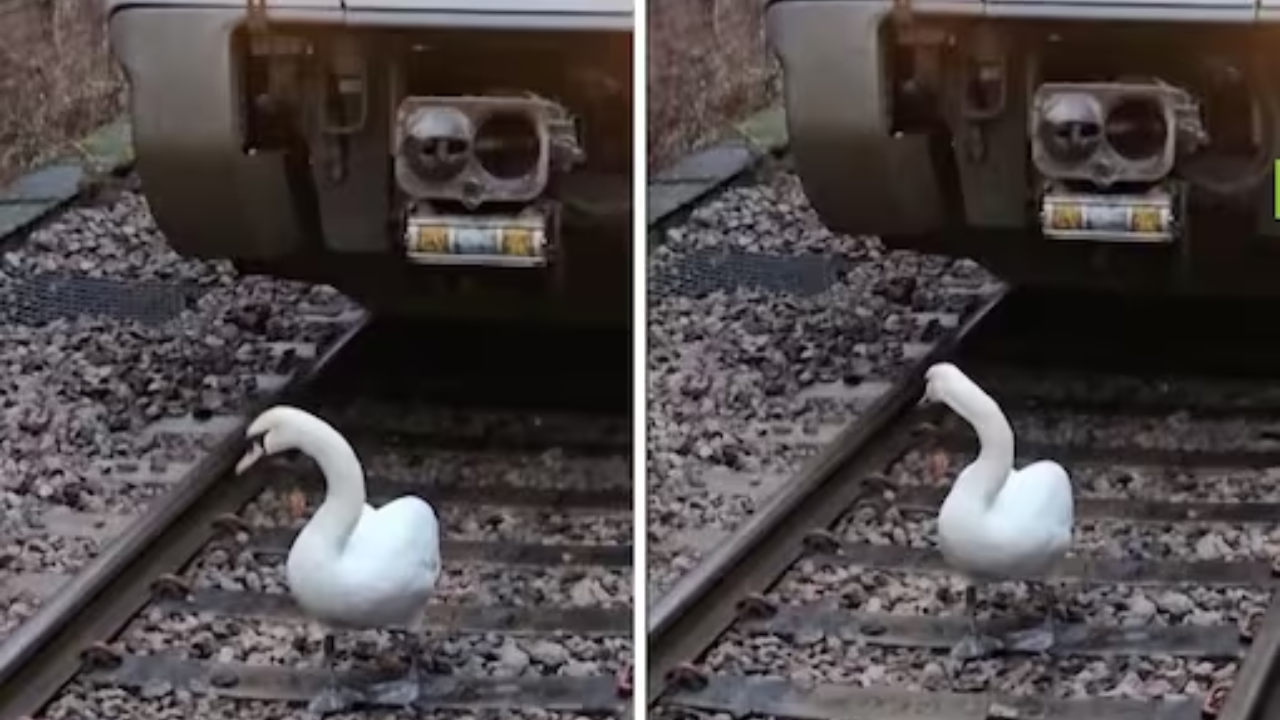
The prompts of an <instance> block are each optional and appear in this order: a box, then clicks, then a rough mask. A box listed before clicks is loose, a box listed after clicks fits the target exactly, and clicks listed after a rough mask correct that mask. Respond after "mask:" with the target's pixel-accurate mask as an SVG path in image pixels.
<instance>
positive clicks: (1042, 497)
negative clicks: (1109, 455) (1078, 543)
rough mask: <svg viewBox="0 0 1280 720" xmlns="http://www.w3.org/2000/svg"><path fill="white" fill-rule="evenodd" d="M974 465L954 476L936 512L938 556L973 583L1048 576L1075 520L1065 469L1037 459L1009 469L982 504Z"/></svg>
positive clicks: (1068, 540)
mask: <svg viewBox="0 0 1280 720" xmlns="http://www.w3.org/2000/svg"><path fill="white" fill-rule="evenodd" d="M975 465H976V463H975ZM975 465H970V466H969V467H967V468H965V469H964V471H962V472H961V473H960V476H959V477H957V478H956V482H955V485H954V486H952V488H951V492H950V493H949V494H948V495H947V499H946V500H945V501H944V502H943V503H942V509H941V510H940V511H939V513H938V544H939V546H940V548H941V550H942V555H943V557H944V558H946V560H947V563H948V564H950V565H951V566H952V567H954V568H956V569H957V570H959V571H961V572H963V573H965V574H966V575H969V576H971V577H973V578H975V579H983V580H999V579H1007V578H1033V577H1040V576H1043V575H1045V574H1047V573H1048V572H1049V571H1050V570H1052V569H1053V566H1054V565H1055V564H1056V563H1057V562H1058V561H1059V560H1061V559H1062V557H1063V556H1064V555H1065V554H1066V552H1067V549H1068V548H1069V547H1070V546H1071V530H1072V526H1073V524H1074V522H1075V519H1074V509H1073V503H1072V497H1071V480H1070V478H1068V477H1067V472H1066V470H1063V469H1062V466H1061V465H1059V464H1057V463H1055V462H1051V461H1040V462H1037V463H1032V464H1031V465H1028V466H1026V467H1024V468H1022V469H1021V470H1013V471H1010V472H1009V473H1007V479H1006V480H1005V481H1004V483H1003V485H1002V486H1001V487H1000V490H999V492H997V494H996V496H995V499H994V501H992V502H991V503H990V505H987V504H986V500H985V495H984V493H983V492H982V487H981V486H983V485H984V484H985V482H984V480H983V478H981V477H980V476H978V475H977V473H976V472H975ZM974 486H977V487H974Z"/></svg>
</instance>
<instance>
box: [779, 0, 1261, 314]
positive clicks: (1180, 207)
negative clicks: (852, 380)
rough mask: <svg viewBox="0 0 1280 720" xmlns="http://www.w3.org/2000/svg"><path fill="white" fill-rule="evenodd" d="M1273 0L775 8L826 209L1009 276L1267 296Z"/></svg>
mask: <svg viewBox="0 0 1280 720" xmlns="http://www.w3.org/2000/svg"><path fill="white" fill-rule="evenodd" d="M1277 20H1280V2H1276V1H1275V0H1262V1H1261V2H1255V0H1191V1H1189V2H1181V1H1180V0H914V2H913V1H912V0H899V1H897V2H891V1H890V0H772V2H770V4H769V8H768V35H769V40H770V45H771V47H772V48H773V49H774V51H775V52H776V54H777V56H778V57H779V59H780V61H781V65H782V69H783V73H784V87H785V93H786V109H787V118H788V124H789V129H790V135H791V149H792V152H793V155H794V157H795V161H796V165H797V169H798V172H799V174H800V177H801V179H802V182H803V183H804V187H805V191H806V193H807V195H808V196H809V198H810V200H811V201H812V202H813V205H814V206H815V208H816V209H817V211H818V213H819V214H820V215H821V217H822V219H823V221H824V222H825V223H826V224H827V225H828V226H830V227H831V228H832V229H834V230H837V231H840V232H846V233H850V234H869V235H879V236H881V237H882V238H884V240H885V241H886V242H887V243H889V244H890V245H891V246H893V247H898V248H911V249H917V250H923V251H927V252H935V253H941V254H946V255H951V256H960V257H970V258H974V259H977V260H978V261H980V262H982V263H983V264H985V265H987V266H988V267H989V268H991V269H992V270H993V271H995V272H996V273H997V274H999V275H1001V276H1003V277H1005V278H1007V279H1009V280H1012V281H1014V282H1018V283H1023V284H1030V285H1040V286H1056V287H1066V288H1087V289H1092V290H1106V291H1115V292H1123V293H1141V294H1169V293H1177V294H1210V295H1237V294H1247V295H1275V294H1280V282H1277V280H1276V278H1277V277H1280V221H1277V220H1276V205H1275V202H1276V201H1275V196H1276V188H1275V166H1276V162H1277V160H1278V159H1280V26H1277V25H1276V24H1275V22H1276V21H1277Z"/></svg>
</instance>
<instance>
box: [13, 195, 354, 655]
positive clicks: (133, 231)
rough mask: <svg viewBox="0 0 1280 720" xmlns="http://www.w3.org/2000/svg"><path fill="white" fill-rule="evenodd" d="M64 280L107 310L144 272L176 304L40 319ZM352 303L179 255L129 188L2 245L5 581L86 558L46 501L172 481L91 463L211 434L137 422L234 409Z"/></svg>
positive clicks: (94, 506) (59, 502) (156, 490)
mask: <svg viewBox="0 0 1280 720" xmlns="http://www.w3.org/2000/svg"><path fill="white" fill-rule="evenodd" d="M50 278H54V279H56V280H58V281H59V282H62V283H63V284H62V285H56V286H54V287H55V289H57V288H60V289H58V290H57V294H56V296H48V295H46V296H44V297H43V298H41V297H40V296H38V295H36V294H33V291H32V290H31V288H32V287H35V286H33V285H32V284H31V283H33V282H35V283H39V282H45V281H48V280H49V279H50ZM68 282H72V283H76V284H78V286H79V287H80V288H81V289H82V290H83V289H84V288H85V287H88V286H87V285H86V283H90V282H98V283H99V285H98V286H97V287H98V289H99V293H100V294H99V296H98V299H97V300H96V301H94V304H95V307H97V308H99V309H104V308H105V309H106V310H108V311H110V308H109V307H108V305H109V304H110V302H111V300H110V298H109V297H106V296H105V295H102V293H107V294H108V295H109V294H110V293H111V292H112V289H113V288H114V292H115V297H116V298H117V301H118V299H119V297H120V296H121V295H124V296H131V295H132V296H137V295H138V294H139V293H144V292H147V291H146V290H144V289H139V288H142V286H139V285H138V283H140V282H147V283H161V284H163V287H164V288H165V289H166V292H169V294H170V295H174V294H180V295H181V297H183V298H184V300H183V303H184V304H183V306H182V307H181V308H179V310H180V312H179V313H178V314H177V315H176V316H175V317H172V318H171V319H168V320H165V321H163V322H147V321H144V320H142V319H131V318H124V317H120V316H119V315H111V314H92V315H90V314H85V315H80V316H79V317H63V318H59V317H51V316H49V314H48V313H47V312H44V311H47V310H49V307H50V305H49V300H50V299H51V298H53V297H56V301H57V302H60V303H65V302H67V301H68V299H69V298H70V297H71V295H70V294H69V291H68V290H67V287H68V285H67V284H66V283H68ZM104 287H105V288H106V290H103V289H102V288H104ZM104 298H105V299H104ZM117 305H118V303H117ZM134 309H135V310H138V309H139V308H137V307H135V308H134ZM142 309H144V310H145V309H146V308H142ZM151 310H152V311H154V310H155V308H154V307H152V308H151ZM355 310H356V306H355V305H354V304H353V303H351V302H350V301H349V300H347V299H346V298H344V297H343V296H342V295H340V294H339V293H337V292H336V291H334V290H333V289H331V288H327V287H322V286H316V287H309V286H306V285H303V284H299V283H292V282H284V281H278V280H273V279H268V278H263V277H244V276H241V275H239V274H237V273H236V272H235V271H234V269H233V268H232V267H231V266H230V264H229V263H222V262H202V261H197V260H190V259H184V258H182V257H180V256H178V255H177V254H176V253H174V252H173V251H172V250H170V249H169V248H168V246H167V245H166V244H165V242H164V239H163V237H162V236H161V234H160V233H159V231H158V230H157V228H156V226H155V223H154V221H153V220H152V218H151V216H150V213H149V211H148V208H147V205H146V202H145V201H144V200H143V199H142V197H141V196H140V195H138V194H136V193H132V192H125V193H123V194H121V195H119V196H118V197H116V198H114V199H113V200H112V201H110V202H109V203H107V204H103V205H97V206H81V207H75V208H72V209H70V210H68V211H67V212H65V213H64V214H63V215H61V216H60V217H58V218H56V219H54V220H53V221H52V222H50V223H48V224H47V225H45V226H43V227H41V228H40V229H38V230H36V231H35V232H33V233H32V234H31V235H30V236H29V237H28V238H26V239H25V241H23V242H21V243H15V244H11V245H10V246H8V247H6V249H5V251H4V253H3V256H2V257H0V369H2V370H3V380H0V403H2V404H3V415H4V417H3V421H0V422H2V423H3V425H4V426H5V427H6V432H5V433H4V435H3V438H0V478H3V481H2V482H0V532H2V533H3V537H4V542H3V544H2V545H0V548H4V547H8V548H9V549H12V548H13V547H15V546H17V547H19V549H20V550H21V552H20V553H16V555H15V554H14V553H10V552H8V550H3V549H0V554H3V556H4V557H11V558H12V560H13V561H12V562H0V583H3V582H4V580H5V579H6V578H8V577H12V576H13V573H19V572H21V573H67V572H72V571H74V570H76V569H77V568H79V567H81V566H83V564H84V563H85V562H87V561H88V560H90V559H91V558H92V557H93V556H94V555H95V554H96V553H97V551H98V549H99V547H100V546H101V545H102V544H103V542H89V541H86V540H81V539H67V538H60V537H57V536H56V535H53V534H52V533H50V532H49V530H48V529H47V528H46V527H45V522H44V519H45V518H46V517H47V516H48V515H49V513H51V512H58V511H61V510H66V509H69V510H74V511H76V512H81V513H108V514H113V515H120V516H136V515H138V514H139V513H141V512H142V511H143V509H144V508H146V507H147V506H148V504H149V503H151V502H152V501H153V500H154V499H155V498H156V497H158V496H160V495H163V494H164V492H165V491H167V488H165V487H164V486H163V485H156V484H149V483H132V482H104V481H102V480H101V478H100V477H99V473H98V472H97V471H96V468H97V463H99V462H101V461H104V460H127V461H131V462H136V463H137V464H139V465H140V466H141V467H144V468H145V467H149V466H152V465H155V466H157V467H163V466H165V465H167V464H168V463H169V462H171V461H172V460H174V459H178V458H187V459H190V458H192V457H193V456H194V455H195V454H196V452H197V449H198V447H199V446H200V445H202V444H204V443H207V442H208V440H209V439H208V438H203V439H196V438H189V437H188V438H183V437H181V436H179V437H176V438H175V437H173V436H165V435H158V436H151V435H147V434H144V433H142V432H141V431H142V430H143V429H144V428H145V427H147V426H148V425H149V424H151V423H153V422H155V421H157V420H161V419H164V418H170V417H181V416H185V415H188V414H194V415H195V416H196V417H204V416H215V415H228V414H235V413H237V412H239V411H242V410H243V409H244V407H245V405H246V401H248V400H249V398H250V395H251V393H254V392H257V391H259V390H260V387H259V385H260V379H261V378H262V377H264V376H279V375H284V374H288V373H289V372H291V371H293V370H294V369H296V368H298V367H299V366H300V365H301V364H302V363H303V362H305V357H304V356H305V355H307V354H308V353H307V350H308V348H314V346H317V345H318V346H323V345H324V344H325V343H327V342H329V341H331V340H332V339H333V338H335V337H336V336H337V335H338V333H340V332H341V331H342V330H343V329H344V327H345V325H344V319H343V318H344V317H350V313H352V312H353V311H355ZM344 314H345V315H344ZM148 320H149V319H148ZM109 539H110V538H102V541H106V540H109ZM26 601H27V602H24V603H20V604H17V605H9V609H8V610H7V611H5V612H6V615H5V616H4V617H3V618H0V627H4V628H7V629H8V630H11V629H12V627H14V626H15V620H16V619H17V616H18V615H23V614H27V613H29V612H31V611H32V610H34V607H32V604H38V602H39V601H38V599H36V598H26ZM6 605H8V603H6ZM8 613H14V614H15V615H13V616H10V615H9V614H8ZM6 634H7V633H6Z"/></svg>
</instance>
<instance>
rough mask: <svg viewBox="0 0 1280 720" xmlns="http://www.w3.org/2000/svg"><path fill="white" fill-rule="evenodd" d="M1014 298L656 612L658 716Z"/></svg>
mask: <svg viewBox="0 0 1280 720" xmlns="http://www.w3.org/2000/svg"><path fill="white" fill-rule="evenodd" d="M1007 294H1008V289H1007V288H1002V289H1001V290H1000V291H998V292H996V293H995V294H994V295H993V296H992V297H991V298H989V299H987V300H986V301H985V302H983V303H982V304H981V305H980V306H979V307H978V308H977V309H976V310H975V311H974V312H973V313H971V314H970V316H969V317H968V318H966V319H965V320H964V322H963V323H961V325H960V326H959V327H958V328H957V329H956V330H955V331H954V332H953V333H951V334H950V335H949V336H947V337H946V338H944V339H943V340H942V341H940V342H939V343H937V344H936V345H935V346H934V347H933V348H932V349H931V350H930V352H928V353H926V354H925V355H924V357H922V358H921V359H920V360H919V361H918V362H916V363H915V365H914V366H913V367H912V368H911V369H910V370H909V371H908V373H907V375H906V377H904V378H903V380H902V381H901V382H899V383H897V384H896V385H895V386H894V388H893V389H892V390H891V391H889V392H888V393H887V394H886V395H884V396H883V397H881V398H880V399H879V400H878V401H876V403H875V404H873V405H872V406H871V408H869V409H868V411H867V413H866V414H865V415H863V416H862V417H861V418H860V419H858V420H856V421H854V422H853V423H851V424H850V425H849V426H848V427H846V428H845V429H844V430H843V431H842V432H841V433H840V435H839V436H838V437H837V438H836V439H835V440H834V441H833V442H831V443H830V444H829V445H828V446H827V447H826V448H825V449H824V451H823V452H822V453H821V454H820V455H818V457H816V458H815V459H814V460H812V461H811V462H809V463H808V464H807V465H806V466H805V467H803V468H802V469H801V470H800V472H799V473H798V474H797V476H796V477H795V478H793V479H792V480H790V481H789V482H788V483H787V484H786V485H785V486H784V488H783V489H782V490H780V491H779V492H778V493H777V494H776V495H775V496H774V497H773V499H772V500H771V501H770V502H769V503H768V505H766V506H765V507H764V508H762V509H761V510H760V511H759V512H757V513H756V514H755V515H753V516H752V517H751V518H750V519H749V520H747V521H746V522H745V523H744V524H743V526H742V528H741V529H740V530H738V531H737V532H735V533H734V534H733V535H732V536H731V537H730V538H729V539H728V540H727V541H726V542H724V543H723V544H721V545H720V546H719V548H718V549H717V550H716V551H715V552H713V553H712V554H711V555H710V556H709V557H707V558H706V559H705V560H704V561H703V562H702V563H700V564H699V565H698V566H697V567H695V568H694V569H693V570H692V571H690V572H689V573H688V574H687V575H685V576H684V577H683V578H682V579H681V581H680V582H679V583H677V584H676V586H675V587H674V588H672V589H671V590H670V591H669V592H667V593H666V594H664V595H663V596H662V597H661V598H660V599H659V600H658V602H657V603H655V604H654V605H653V606H651V607H650V609H649V624H648V632H647V634H648V639H647V642H648V650H649V677H648V678H647V683H646V694H647V704H648V705H649V706H650V707H652V706H653V705H654V704H655V703H657V702H658V701H659V699H661V697H662V696H663V695H664V694H666V693H667V692H668V691H669V690H671V689H672V683H671V679H670V677H669V674H670V673H671V671H672V670H674V669H675V668H677V667H678V666H679V665H680V664H682V663H687V662H694V661H696V660H697V659H698V658H700V657H701V656H702V655H703V654H704V653H705V652H706V651H707V650H709V649H710V648H711V646H712V645H713V644H715V642H716V641H717V640H718V639H719V638H720V636H721V635H723V634H724V632H725V631H726V630H728V629H729V627H730V626H731V625H733V623H734V622H735V620H736V619H737V608H736V607H735V605H736V601H737V600H739V599H741V598H743V597H745V596H747V595H750V594H752V593H759V592H764V591H765V590H766V589H768V587H770V586H771V585H773V584H774V583H775V582H777V580H778V579H779V578H780V577H781V576H782V575H783V573H785V572H786V570H787V568H789V567H790V566H791V565H792V564H794V562H795V561H796V560H797V559H798V558H799V557H800V555H801V553H802V552H803V539H804V537H805V536H806V535H807V534H808V533H809V532H810V531H812V530H815V529H825V528H826V527H828V526H829V525H831V524H832V523H833V522H835V521H836V520H837V519H838V518H839V517H840V515H842V514H843V513H844V512H845V511H846V510H847V508H848V507H849V506H850V505H852V504H853V503H854V502H856V500H857V498H858V497H859V496H860V495H861V494H862V493H864V492H866V491H867V490H868V489H869V488H868V485H869V483H865V482H863V481H864V480H865V477H864V473H867V472H870V471H871V470H872V469H873V468H878V467H879V466H881V465H882V464H883V462H884V461H886V460H888V459H890V458H888V457H887V455H888V454H890V453H891V452H893V451H894V450H895V449H898V450H900V449H901V447H902V443H901V442H896V441H905V440H906V439H907V438H906V437H904V436H902V434H900V433H897V432H896V431H897V429H898V425H899V422H898V421H899V420H901V419H902V418H903V417H904V416H905V415H906V413H908V412H910V411H911V410H912V409H913V408H914V407H915V405H916V403H917V401H918V400H919V399H920V396H921V394H922V393H923V391H924V371H925V370H926V369H928V367H929V366H930V365H932V364H933V363H936V362H938V361H940V360H943V359H945V358H947V357H949V356H950V355H952V354H953V353H954V352H955V351H956V350H957V349H958V348H959V346H960V344H961V342H962V341H963V340H964V339H965V338H967V337H968V336H969V335H970V334H971V333H972V332H973V331H974V329H975V328H977V327H978V326H979V325H980V324H982V322H983V321H984V320H985V319H987V318H988V317H989V316H990V315H991V313H992V311H994V310H995V308H996V307H998V306H999V305H1000V304H1001V302H1002V301H1003V300H1004V299H1005V297H1006V295H1007ZM894 446H897V447H896V448H895V447H894Z"/></svg>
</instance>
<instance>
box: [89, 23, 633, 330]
mask: <svg viewBox="0 0 1280 720" xmlns="http://www.w3.org/2000/svg"><path fill="white" fill-rule="evenodd" d="M110 6H111V8H110V10H111V39H112V46H113V50H114V52H115V53H116V55H117V57H119V58H120V60H121V63H122V65H123V67H124V68H125V72H126V74H127V76H128V78H129V81H130V87H131V92H132V95H131V114H132V120H133V129H134V143H135V147H136V155H137V169H138V172H139V175H140V176H141V178H142V182H143V190H144V192H145V193H146V195H147V199H148V202H149V203H150V205H151V207H152V211H153V212H154V214H155V217H156V221H157V223H158V224H159V226H160V228H161V229H162V230H163V231H164V232H165V233H166V235H167V237H168V240H169V242H170V244H171V245H172V246H173V247H174V248H175V249H176V250H177V251H179V252H181V253H183V254H185V255H189V256H194V257H200V258H206V259H229V260H232V261H234V262H235V263H236V264H237V266H238V267H240V268H241V269H242V270H244V271H246V272H256V273H265V274H270V275H275V276H281V277H289V278H295V279H302V280H306V281H312V282H323V283H328V284H332V285H334V286H335V287H338V288H339V289H341V290H343V291H344V292H346V293H347V294H349V295H350V296H352V297H353V298H355V299H357V300H359V301H361V302H364V303H365V304H367V305H369V306H371V307H373V308H374V309H377V310H381V311H390V312H395V313H407V314H415V315H436V316H447V317H452V318H469V317H476V318H485V317H490V318H503V319H513V318H515V319H519V318H530V319H541V320H569V321H586V322H592V323H596V322H604V323H610V324H612V323H616V322H619V321H623V320H626V319H629V317H630V306H631V305H630V303H631V265H630V262H631V261H630V258H631V217H632V210H631V198H632V181H631V175H632V159H631V158H632V145H633V143H632V77H631V75H632V73H631V68H632V60H631V52H632V26H633V19H632V3H631V0H497V1H491V2H486V3H473V2H466V1H464V0H341V1H340V0H265V1H264V0H221V1H214V2H199V3H195V2H183V1H181V0H171V1H170V2H146V3H135V2H130V1H128V0H115V1H114V2H111V3H110Z"/></svg>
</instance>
